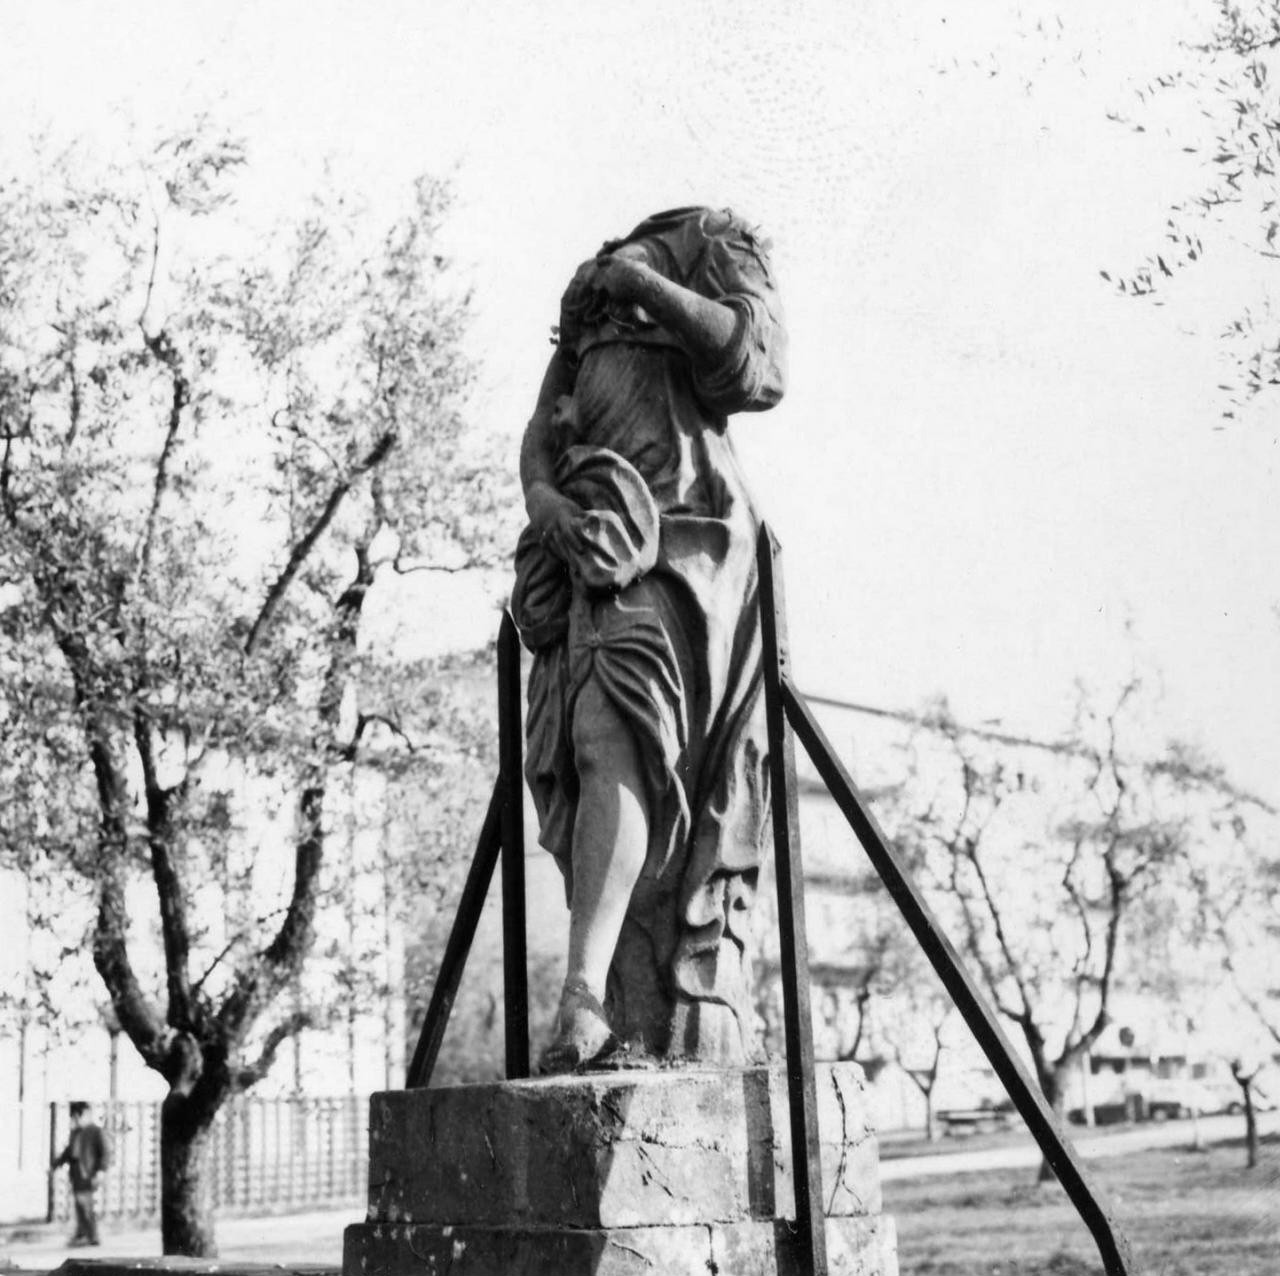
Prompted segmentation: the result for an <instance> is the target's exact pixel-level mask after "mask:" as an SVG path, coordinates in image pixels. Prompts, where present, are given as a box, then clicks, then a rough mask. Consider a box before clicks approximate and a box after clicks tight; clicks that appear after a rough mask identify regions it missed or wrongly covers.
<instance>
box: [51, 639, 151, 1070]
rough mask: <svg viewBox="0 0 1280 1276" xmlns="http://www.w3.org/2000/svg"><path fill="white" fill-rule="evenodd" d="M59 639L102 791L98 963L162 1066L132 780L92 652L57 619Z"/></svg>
mask: <svg viewBox="0 0 1280 1276" xmlns="http://www.w3.org/2000/svg"><path fill="white" fill-rule="evenodd" d="M53 631H54V640H55V642H56V643H57V645H58V648H59V650H60V651H61V652H62V655H63V659H64V660H65V661H66V663H67V668H68V670H69V672H70V674H71V685H72V695H73V699H74V702H75V705H76V708H77V710H78V712H79V714H80V718H81V722H82V725H83V730H84V738H85V744H86V746H87V749H88V753H89V763H90V766H91V768H92V770H93V776H94V781H95V785H96V788H97V793H98V811H99V823H98V845H97V857H96V863H95V866H94V867H95V871H96V874H97V879H98V913H97V920H96V923H95V925H94V932H93V964H94V966H95V967H96V968H97V970H98V974H99V975H100V976H101V977H102V982H103V983H104V984H105V985H106V988H107V992H108V993H109V994H110V997H111V1004H112V1007H113V1008H114V1010H115V1013H116V1018H117V1019H118V1020H119V1021H120V1026H121V1028H123V1029H124V1031H125V1033H127V1034H128V1037H129V1040H130V1041H132V1042H133V1044H134V1045H135V1046H136V1047H137V1049H138V1053H139V1054H140V1055H141V1056H142V1058H143V1059H144V1060H145V1061H146V1063H147V1064H148V1065H149V1066H150V1067H153V1068H156V1069H157V1070H160V1069H161V1068H162V1065H163V1061H164V1059H165V1056H166V1054H167V1052H168V1045H169V1039H170V1035H171V1034H170V1033H169V1031H168V1029H167V1027H166V1025H165V1020H164V1017H163V1016H162V1015H161V1014H160V1011H159V1009H158V1008H157V1007H156V1006H155V1004H154V1003H153V1002H152V1001H151V999H150V998H149V997H148V996H147V994H146V993H145V992H144V991H143V988H142V984H141V982H140V981H139V979H138V976H137V973H136V972H135V970H134V969H133V962H132V960H131V959H130V956H129V948H128V928H129V916H128V911H127V908H126V905H125V891H124V878H123V871H122V869H123V864H124V862H125V858H126V853H127V851H128V845H129V834H128V827H127V812H128V809H129V791H128V783H127V781H126V779H125V771H124V768H123V766H122V765H121V764H120V763H119V761H118V760H117V759H116V757H115V754H114V750H113V749H112V745H111V734H110V729H109V727H108V725H107V723H106V720H105V718H104V715H103V713H102V709H101V706H100V705H99V704H98V703H97V701H96V700H95V699H94V698H93V697H92V696H91V694H90V692H89V652H88V648H87V646H86V645H85V642H84V639H83V637H82V636H81V635H80V634H78V633H76V632H74V631H72V630H69V629H67V628H66V627H65V626H64V625H62V624H60V623H58V622H57V621H56V620H55V621H54V622H53Z"/></svg>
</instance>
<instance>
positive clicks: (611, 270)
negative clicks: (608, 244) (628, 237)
mask: <svg viewBox="0 0 1280 1276" xmlns="http://www.w3.org/2000/svg"><path fill="white" fill-rule="evenodd" d="M653 274H654V271H653V270H652V269H651V268H650V267H649V266H647V265H646V264H645V263H644V262H643V261H638V260H636V259H635V258H634V257H632V256H630V255H629V254H628V253H627V251H626V249H625V248H624V249H622V250H621V251H619V252H616V253H609V254H608V255H606V256H603V257H597V258H596V269H595V274H594V276H593V277H592V280H591V282H592V284H593V285H594V286H595V287H596V288H598V289H599V290H600V291H601V292H604V293H607V294H608V295H609V296H610V297H611V298H612V299H613V300H614V301H621V302H623V303H625V304H628V305H630V304H633V303H635V302H638V301H640V300H642V299H643V298H644V296H645V294H646V292H647V291H648V289H647V287H646V285H647V283H648V281H649V279H650V278H651V277H652V276H653Z"/></svg>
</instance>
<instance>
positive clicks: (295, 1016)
mask: <svg viewBox="0 0 1280 1276" xmlns="http://www.w3.org/2000/svg"><path fill="white" fill-rule="evenodd" d="M314 1026H315V1016H314V1014H313V1013H312V1012H311V1011H310V1010H295V1011H294V1012H293V1013H292V1014H291V1015H289V1016H288V1017H287V1018H285V1019H283V1020H281V1021H280V1022H279V1023H278V1024H276V1025H275V1026H274V1027H273V1028H272V1029H271V1031H270V1032H268V1033H267V1035H266V1037H265V1038H264V1040H263V1043H262V1050H261V1051H260V1052H259V1054H258V1057H257V1059H255V1060H254V1062H253V1063H249V1064H244V1065H242V1066H241V1067H240V1068H239V1069H237V1070H236V1072H235V1073H234V1074H233V1076H232V1085H233V1088H234V1089H236V1090H247V1089H248V1088H249V1087H250V1086H253V1085H257V1083H258V1082H259V1081H261V1080H262V1079H263V1077H265V1076H266V1075H267V1073H268V1072H270V1071H271V1065H272V1064H274V1063H275V1061H276V1053H277V1052H278V1051H279V1049H280V1047H281V1046H282V1045H284V1043H285V1042H286V1041H288V1040H289V1038H290V1037H296V1036H297V1035H298V1033H300V1032H302V1031H304V1030H305V1029H307V1028H311V1027H314Z"/></svg>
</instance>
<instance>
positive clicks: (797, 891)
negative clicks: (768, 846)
mask: <svg viewBox="0 0 1280 1276" xmlns="http://www.w3.org/2000/svg"><path fill="white" fill-rule="evenodd" d="M756 561H757V566H758V569H759V578H760V622H761V635H762V640H763V647H764V698H765V712H766V716H767V723H768V738H769V777H770V785H771V788H772V799H773V847H774V863H775V866H776V876H777V890H778V941H779V947H780V949H781V952H780V956H781V965H782V993H783V996H782V1008H783V1023H784V1025H785V1030H786V1044H787V1098H788V1106H789V1109H790V1115H791V1162H792V1171H793V1172H792V1177H793V1180H794V1183H795V1204H796V1232H797V1240H798V1241H799V1244H800V1246H801V1254H800V1263H799V1270H801V1271H804V1272H806V1273H812V1274H813V1276H827V1235H826V1216H825V1211H824V1209H823V1200H822V1158H821V1149H820V1144H819V1142H818V1098H817V1087H816V1085H815V1083H814V1070H813V1021H812V1013H813V1012H812V1008H811V1005H810V1001H809V945H808V940H807V937H806V932H805V916H804V867H803V864H802V863H801V860H800V822H799V816H798V813H797V808H796V763H795V749H794V746H793V744H792V740H791V735H790V733H789V732H788V731H787V724H786V719H785V717H784V716H783V709H782V681H783V679H784V678H785V677H786V676H787V672H788V651H787V619H786V603H785V599H784V596H783V589H782V573H781V570H780V568H779V566H778V562H777V546H776V544H775V542H774V539H773V533H772V532H771V531H770V530H769V528H768V527H767V526H762V527H761V529H760V536H759V540H758V541H757V551H756Z"/></svg>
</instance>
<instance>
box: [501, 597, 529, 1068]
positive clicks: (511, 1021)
mask: <svg viewBox="0 0 1280 1276" xmlns="http://www.w3.org/2000/svg"><path fill="white" fill-rule="evenodd" d="M523 745H524V739H523V726H522V723H521V720H520V634H519V631H518V630H517V629H516V622H515V621H514V620H513V619H512V616H511V613H510V612H509V611H507V612H503V615H502V627H501V629H499V630H498V759H499V776H500V779H499V781H498V783H499V787H500V788H501V790H502V989H503V1003H504V1007H505V1021H504V1027H505V1037H506V1058H507V1077H508V1079H515V1078H517V1077H527V1076H528V1075H529V962H528V955H527V951H526V948H527V944H526V932H525V891H524V778H523V775H522V772H523V769H524V762H523V751H524V749H523Z"/></svg>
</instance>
